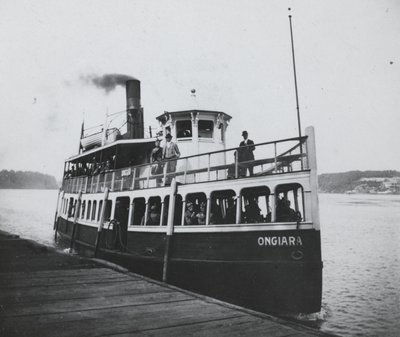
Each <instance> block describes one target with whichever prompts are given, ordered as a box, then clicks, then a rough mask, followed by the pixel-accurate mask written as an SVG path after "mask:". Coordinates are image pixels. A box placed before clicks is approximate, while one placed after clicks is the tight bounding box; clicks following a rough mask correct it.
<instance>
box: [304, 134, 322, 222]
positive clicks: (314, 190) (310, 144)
mask: <svg viewBox="0 0 400 337" xmlns="http://www.w3.org/2000/svg"><path fill="white" fill-rule="evenodd" d="M306 135H307V143H306V145H307V154H308V165H309V169H310V189H311V216H312V222H313V226H314V228H315V229H317V230H319V229H320V221H319V207H318V204H319V201H318V175H317V156H316V148H315V134H314V128H313V127H312V126H309V127H307V128H306Z"/></svg>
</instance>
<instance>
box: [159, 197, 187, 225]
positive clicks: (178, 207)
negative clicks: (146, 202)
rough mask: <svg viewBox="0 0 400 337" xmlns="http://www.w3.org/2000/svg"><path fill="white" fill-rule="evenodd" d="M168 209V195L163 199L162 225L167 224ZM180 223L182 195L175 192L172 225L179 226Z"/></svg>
mask: <svg viewBox="0 0 400 337" xmlns="http://www.w3.org/2000/svg"><path fill="white" fill-rule="evenodd" d="M168 211H169V195H167V196H166V197H165V199H164V214H163V217H162V219H163V223H162V225H163V226H167V224H168ZM181 224H182V196H181V195H180V194H177V195H176V197H175V209H174V225H175V226H179V225H181Z"/></svg>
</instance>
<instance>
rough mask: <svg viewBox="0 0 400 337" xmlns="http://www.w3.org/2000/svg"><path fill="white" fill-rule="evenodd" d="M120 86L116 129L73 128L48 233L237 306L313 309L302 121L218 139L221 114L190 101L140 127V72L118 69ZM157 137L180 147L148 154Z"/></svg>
mask: <svg viewBox="0 0 400 337" xmlns="http://www.w3.org/2000/svg"><path fill="white" fill-rule="evenodd" d="M126 94H127V109H126V120H127V131H126V133H125V134H122V135H119V136H118V137H116V139H115V141H112V142H110V141H107V139H109V137H108V135H109V132H108V130H107V123H106V124H105V125H104V126H103V131H102V132H103V138H102V140H101V142H99V143H98V144H97V145H98V146H97V147H94V146H87V144H88V142H87V141H85V140H84V139H81V144H83V145H82V146H81V149H80V151H79V153H78V154H77V155H75V156H72V157H70V158H68V159H67V160H66V161H65V165H64V178H63V182H62V188H61V189H60V193H59V197H58V203H57V211H56V215H55V224H54V228H55V235H56V237H59V238H60V239H62V240H64V241H66V242H67V243H68V244H69V245H70V247H71V248H74V249H76V250H78V252H80V253H83V254H88V255H90V256H96V257H99V258H103V259H106V260H109V261H113V262H116V263H118V264H120V265H123V266H126V267H127V268H129V269H130V270H132V271H134V272H137V273H140V274H143V275H146V276H149V277H151V278H154V279H157V280H162V281H164V282H168V283H170V284H173V285H175V286H178V287H181V288H185V289H189V290H191V291H195V292H198V293H201V294H205V295H208V296H211V297H215V298H218V299H221V300H224V301H227V302H230V303H233V304H237V305H240V306H244V307H248V308H251V309H255V310H259V311H262V312H267V313H275V314H292V313H312V312H317V311H319V310H320V308H321V292H322V261H321V239H320V221H319V210H318V195H317V165H316V152H315V141H314V138H315V137H314V130H313V128H312V127H308V128H306V130H305V136H302V137H294V138H289V139H279V140H275V141H267V142H263V143H258V144H254V145H252V144H250V142H249V144H248V145H245V144H242V145H243V146H240V147H237V148H227V146H226V130H227V127H228V125H229V123H230V121H231V119H232V117H231V116H230V115H228V114H227V113H225V112H222V111H212V110H198V109H193V110H183V111H165V112H164V113H162V114H161V115H160V116H158V117H157V121H158V123H159V125H160V128H159V130H160V132H159V133H157V135H156V136H154V137H148V138H145V137H144V123H143V108H142V106H141V102H140V81H138V80H129V81H127V82H126ZM82 134H84V133H82ZM81 138H87V137H86V136H85V137H81ZM167 138H172V141H173V142H174V143H175V144H176V145H177V146H178V148H179V152H180V156H178V155H177V156H176V157H175V158H172V159H166V158H164V159H161V160H158V161H154V162H152V153H153V149H154V147H155V141H156V140H159V141H161V147H165V146H168V145H166V143H167ZM82 140H83V142H82ZM91 144H94V142H92V143H91ZM243 151H250V152H252V153H253V154H254V159H253V158H250V159H249V158H244V157H243Z"/></svg>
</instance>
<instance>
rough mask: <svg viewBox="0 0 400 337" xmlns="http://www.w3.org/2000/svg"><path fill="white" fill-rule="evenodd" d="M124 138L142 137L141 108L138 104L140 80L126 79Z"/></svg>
mask: <svg viewBox="0 0 400 337" xmlns="http://www.w3.org/2000/svg"><path fill="white" fill-rule="evenodd" d="M126 110H127V116H126V120H127V130H128V131H127V134H126V136H127V137H126V138H144V121H143V108H142V107H141V106H140V81H139V80H128V81H126Z"/></svg>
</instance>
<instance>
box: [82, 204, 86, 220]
mask: <svg viewBox="0 0 400 337" xmlns="http://www.w3.org/2000/svg"><path fill="white" fill-rule="evenodd" d="M85 210H86V200H85V201H84V202H83V203H82V212H81V219H84V218H85Z"/></svg>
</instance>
